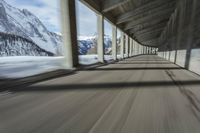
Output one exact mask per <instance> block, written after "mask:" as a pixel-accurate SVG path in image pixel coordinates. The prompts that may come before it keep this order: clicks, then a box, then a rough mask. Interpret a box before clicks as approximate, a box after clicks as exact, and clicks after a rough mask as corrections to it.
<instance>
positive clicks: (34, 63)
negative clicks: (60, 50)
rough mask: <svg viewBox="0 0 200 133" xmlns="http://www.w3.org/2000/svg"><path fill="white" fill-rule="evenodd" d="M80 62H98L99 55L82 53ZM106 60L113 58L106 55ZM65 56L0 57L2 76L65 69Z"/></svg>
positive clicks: (19, 76)
mask: <svg viewBox="0 0 200 133" xmlns="http://www.w3.org/2000/svg"><path fill="white" fill-rule="evenodd" d="M79 60H80V62H79V63H80V64H82V65H91V64H95V63H97V62H98V56H97V55H80V56H79ZM105 60H107V61H110V60H112V56H111V55H105ZM64 61H65V58H64V57H37V56H15V57H0V78H23V77H28V76H33V75H36V74H40V73H44V72H50V71H54V70H58V69H65V66H64Z"/></svg>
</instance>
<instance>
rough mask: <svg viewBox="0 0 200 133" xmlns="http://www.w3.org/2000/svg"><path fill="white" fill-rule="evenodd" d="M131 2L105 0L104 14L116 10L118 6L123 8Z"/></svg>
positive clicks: (103, 5)
mask: <svg viewBox="0 0 200 133" xmlns="http://www.w3.org/2000/svg"><path fill="white" fill-rule="evenodd" d="M128 1H129V0H104V2H103V3H102V12H103V13H106V12H108V11H110V10H112V9H115V8H116V7H118V6H121V5H123V4H125V3H127V2H128Z"/></svg>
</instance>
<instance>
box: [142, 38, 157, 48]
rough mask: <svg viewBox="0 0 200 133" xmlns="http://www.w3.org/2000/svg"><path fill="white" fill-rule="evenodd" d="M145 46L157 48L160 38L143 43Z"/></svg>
mask: <svg viewBox="0 0 200 133" xmlns="http://www.w3.org/2000/svg"><path fill="white" fill-rule="evenodd" d="M141 43H142V44H143V45H145V46H152V47H156V46H157V44H158V38H153V39H152V40H148V41H145V42H141Z"/></svg>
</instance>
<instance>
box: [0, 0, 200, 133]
mask: <svg viewBox="0 0 200 133" xmlns="http://www.w3.org/2000/svg"><path fill="white" fill-rule="evenodd" d="M79 1H80V2H81V3H83V4H84V5H85V6H87V7H88V8H89V9H91V10H92V11H94V12H95V13H96V16H97V36H98V38H97V55H98V57H97V58H98V63H96V64H93V65H86V66H83V65H81V64H80V63H79V54H78V47H79V46H78V42H77V21H78V19H77V16H76V15H77V14H76V8H77V7H76V6H77V5H76V2H77V0H61V1H60V11H61V25H62V36H63V49H64V57H65V58H64V63H65V65H64V67H65V69H62V70H57V71H54V72H48V73H44V74H39V75H36V76H31V77H26V78H20V79H8V80H6V79H2V80H1V79H0V86H1V89H0V132H2V133H199V132H200V75H199V74H200V32H199V31H200V30H199V29H200V1H199V0H79ZM0 15H1V13H0ZM0 18H1V17H0ZM104 20H107V21H108V22H110V23H111V24H112V48H111V49H112V57H113V58H112V61H106V60H105V46H104V35H105V34H104V33H105V25H104ZM89 21H94V20H89ZM117 30H120V35H121V36H120V40H117ZM117 41H119V42H120V44H119V45H120V47H118V46H117ZM118 50H119V51H120V52H119V54H120V58H118V55H117V51H118Z"/></svg>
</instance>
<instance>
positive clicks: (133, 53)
mask: <svg viewBox="0 0 200 133" xmlns="http://www.w3.org/2000/svg"><path fill="white" fill-rule="evenodd" d="M132 55H135V40H133V52H132Z"/></svg>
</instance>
